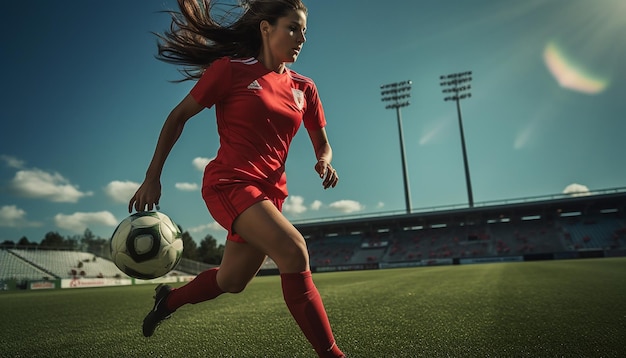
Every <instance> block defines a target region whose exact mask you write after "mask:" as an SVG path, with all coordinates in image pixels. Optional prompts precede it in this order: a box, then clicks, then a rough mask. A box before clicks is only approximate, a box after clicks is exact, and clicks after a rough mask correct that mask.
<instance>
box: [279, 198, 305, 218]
mask: <svg viewBox="0 0 626 358" xmlns="http://www.w3.org/2000/svg"><path fill="white" fill-rule="evenodd" d="M283 211H284V212H285V213H288V214H295V215H298V214H302V213H303V212H305V211H306V206H304V198H303V197H301V196H297V195H294V196H289V197H287V200H285V203H284V204H283Z"/></svg>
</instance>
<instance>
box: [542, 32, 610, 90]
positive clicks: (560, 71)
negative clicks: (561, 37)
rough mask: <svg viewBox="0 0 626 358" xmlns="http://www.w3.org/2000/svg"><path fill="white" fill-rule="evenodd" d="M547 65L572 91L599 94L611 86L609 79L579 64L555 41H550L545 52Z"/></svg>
mask: <svg viewBox="0 0 626 358" xmlns="http://www.w3.org/2000/svg"><path fill="white" fill-rule="evenodd" d="M543 59H544V62H545V64H546V67H547V68H548V70H549V71H550V73H551V74H552V76H553V77H554V78H555V79H556V81H557V82H558V84H559V85H560V86H561V87H563V88H567V89H569V90H572V91H577V92H581V93H586V94H598V93H601V92H602V91H604V90H605V89H606V88H607V87H608V86H609V81H608V80H607V79H605V78H601V77H599V76H597V75H593V74H590V73H589V72H588V70H586V69H584V68H582V67H581V66H578V65H576V64H575V63H574V61H572V60H571V59H569V58H568V57H567V56H566V55H565V54H564V52H563V51H562V50H560V49H559V48H558V46H557V45H556V44H555V43H554V42H549V43H548V44H547V45H546V48H545V49H544V52H543Z"/></svg>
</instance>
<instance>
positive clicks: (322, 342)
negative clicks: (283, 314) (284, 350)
mask: <svg viewBox="0 0 626 358" xmlns="http://www.w3.org/2000/svg"><path fill="white" fill-rule="evenodd" d="M280 279H281V282H282V287H283V297H284V298H285V303H287V307H288V308H289V312H291V315H292V316H293V318H294V319H295V320H296V322H297V323H298V325H299V326H300V329H301V330H302V332H303V333H304V335H305V336H306V338H307V339H308V340H309V342H310V343H311V345H312V346H313V348H314V349H315V351H316V352H317V355H318V356H319V357H328V358H335V357H344V354H343V352H341V350H340V349H339V347H337V344H335V338H334V337H333V332H332V330H331V328H330V323H329V322H328V316H327V315H326V310H325V309H324V304H323V303H322V298H321V297H320V294H319V292H318V291H317V288H316V287H315V284H314V283H313V278H312V276H311V271H305V272H300V273H283V274H280Z"/></svg>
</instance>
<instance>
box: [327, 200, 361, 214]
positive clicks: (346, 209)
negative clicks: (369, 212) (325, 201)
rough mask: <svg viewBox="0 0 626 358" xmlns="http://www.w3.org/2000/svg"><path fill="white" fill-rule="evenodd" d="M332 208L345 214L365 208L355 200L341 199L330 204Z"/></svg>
mask: <svg viewBox="0 0 626 358" xmlns="http://www.w3.org/2000/svg"><path fill="white" fill-rule="evenodd" d="M328 206H329V207H330V208H331V209H333V210H335V211H339V212H341V213H344V214H350V213H354V212H357V211H361V210H363V208H364V206H363V205H361V203H359V202H358V201H354V200H339V201H335V202H334V203H331V204H330V205H328Z"/></svg>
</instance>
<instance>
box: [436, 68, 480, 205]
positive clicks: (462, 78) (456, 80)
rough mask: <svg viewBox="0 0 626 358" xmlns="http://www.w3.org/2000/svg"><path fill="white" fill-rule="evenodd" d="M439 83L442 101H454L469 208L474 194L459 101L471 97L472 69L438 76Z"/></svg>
mask: <svg viewBox="0 0 626 358" xmlns="http://www.w3.org/2000/svg"><path fill="white" fill-rule="evenodd" d="M439 80H440V81H441V82H440V85H441V86H442V87H444V89H443V90H442V92H443V93H445V94H446V97H445V98H444V99H443V100H444V101H455V102H456V111H457V113H458V117H459V129H460V131H461V147H462V149H463V163H464V164H465V182H466V184H467V198H468V202H469V206H470V208H471V207H473V206H474V195H473V194H472V182H471V180H470V173H469V165H468V164H467V151H466V149H465V135H464V134H463V121H462V119H461V104H460V101H461V100H462V99H465V98H470V97H472V94H471V93H470V92H469V90H470V89H471V88H472V86H471V85H470V82H471V81H472V71H466V72H459V73H452V74H449V75H444V76H439Z"/></svg>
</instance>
